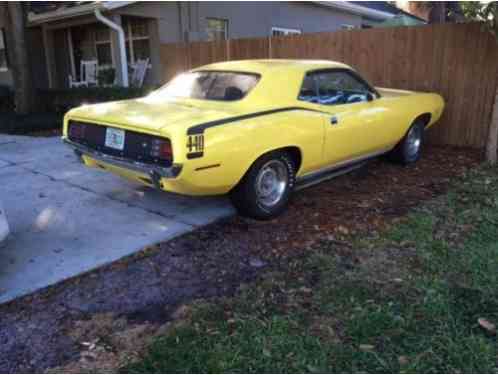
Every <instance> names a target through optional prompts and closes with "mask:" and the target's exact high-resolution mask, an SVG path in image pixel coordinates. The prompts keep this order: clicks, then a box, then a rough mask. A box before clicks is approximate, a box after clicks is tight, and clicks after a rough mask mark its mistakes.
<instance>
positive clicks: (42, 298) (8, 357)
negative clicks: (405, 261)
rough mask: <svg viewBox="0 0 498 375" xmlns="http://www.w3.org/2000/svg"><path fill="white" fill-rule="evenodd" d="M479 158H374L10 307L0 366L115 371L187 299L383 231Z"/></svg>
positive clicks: (449, 154)
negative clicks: (334, 243) (333, 243)
mask: <svg viewBox="0 0 498 375" xmlns="http://www.w3.org/2000/svg"><path fill="white" fill-rule="evenodd" d="M479 156H480V155H479V153H478V152H476V151H471V150H465V149H458V148H450V147H445V148H441V147H437V148H436V147H431V148H429V149H427V150H426V153H425V157H424V158H423V159H422V160H421V161H420V162H418V163H417V164H416V165H414V166H410V167H401V166H399V165H395V164H391V163H389V162H387V161H385V160H383V159H380V160H374V161H372V162H370V163H368V165H367V166H366V167H365V168H363V169H362V170H359V171H357V172H355V173H353V174H350V175H346V176H342V177H339V178H336V179H334V180H331V181H329V182H325V183H322V184H320V185H318V186H315V187H312V188H309V189H306V190H303V191H300V192H298V193H297V194H296V195H295V197H294V199H293V201H292V203H291V207H290V208H289V210H288V211H287V212H286V213H285V214H284V215H283V216H281V217H279V218H278V219H275V220H272V221H269V222H256V221H253V220H247V219H243V218H240V217H234V218H232V219H228V220H225V221H223V222H219V223H216V224H213V225H210V226H207V227H205V228H202V229H199V230H197V231H195V232H193V233H189V234H187V235H185V236H182V237H179V238H177V239H175V240H173V241H170V242H168V243H163V244H159V245H157V246H154V247H152V248H149V249H145V250H144V251H143V252H142V253H140V254H138V255H136V256H133V257H131V258H127V259H125V260H122V261H120V262H117V263H115V264H113V265H111V266H108V267H104V268H102V269H99V270H96V271H94V272H91V273H89V274H86V275H83V276H81V277H78V278H75V279H72V280H68V281H66V282H64V283H61V284H59V285H57V286H54V287H51V288H48V289H47V290H44V291H41V292H39V293H36V294H34V295H31V296H27V297H24V298H22V299H19V300H17V301H14V302H12V303H8V304H5V305H2V306H0V372H7V373H10V372H44V371H47V370H49V369H53V368H55V367H58V369H56V370H57V371H81V370H82V369H83V370H85V371H106V370H108V371H112V369H116V368H118V367H119V365H120V364H122V363H124V362H125V361H126V360H128V359H130V358H132V357H133V356H136V355H137V353H138V352H140V350H141V348H143V346H144V345H146V344H147V343H148V342H149V340H150V338H151V337H153V336H154V335H155V334H157V333H160V332H164V330H165V329H168V327H169V324H170V323H169V322H171V321H173V320H175V319H178V318H180V317H181V316H182V315H185V314H186V313H188V308H186V307H185V305H184V304H186V303H188V302H190V301H192V300H195V299H199V298H209V297H213V296H220V295H230V294H233V293H234V292H236V291H237V289H238V287H239V286H240V285H241V284H242V283H245V284H247V283H249V282H251V281H252V280H254V279H255V278H257V277H258V275H259V274H260V273H261V272H265V271H267V270H270V269H273V268H278V267H285V264H286V262H287V258H289V257H290V258H292V257H293V256H295V255H298V254H302V253H303V251H306V249H309V248H310V246H311V245H312V244H313V243H314V242H316V241H318V240H320V239H323V238H324V237H326V238H334V239H338V240H340V239H341V236H343V235H349V234H355V233H366V232H369V233H371V232H373V231H379V230H382V229H383V228H385V227H386V226H388V225H389V224H390V223H392V222H393V221H397V220H399V219H400V218H401V217H402V216H403V215H404V214H405V213H406V212H407V211H409V210H410V209H411V208H413V207H415V206H417V205H419V204H420V203H421V202H423V201H425V200H428V199H431V198H433V197H434V196H436V195H439V194H441V193H444V192H445V191H446V189H447V186H448V183H449V181H450V178H451V177H454V176H457V175H460V174H462V173H464V172H465V171H466V170H468V169H471V168H472V167H474V166H476V165H477V164H478V162H479ZM52 371H53V370H52Z"/></svg>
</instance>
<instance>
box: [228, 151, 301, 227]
mask: <svg viewBox="0 0 498 375" xmlns="http://www.w3.org/2000/svg"><path fill="white" fill-rule="evenodd" d="M295 180H296V172H295V166H294V162H293V160H292V158H291V157H290V155H289V154H288V153H286V152H283V151H275V152H271V153H269V154H266V155H263V156H262V157H260V158H259V159H258V160H256V161H255V162H254V164H253V165H252V166H251V168H250V169H249V171H248V172H247V173H246V175H245V176H244V177H243V179H242V180H241V181H240V182H239V184H238V185H237V187H235V188H234V190H233V191H232V192H231V194H230V197H231V199H232V202H233V205H234V206H235V207H236V208H237V210H238V211H239V213H240V214H242V215H244V216H249V217H252V218H254V219H259V220H268V219H271V218H274V217H275V216H278V215H279V214H280V213H282V212H283V211H284V210H285V208H286V207H287V204H288V202H289V199H290V195H291V193H292V189H293V188H294V184H295Z"/></svg>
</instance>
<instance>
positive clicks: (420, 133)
mask: <svg viewBox="0 0 498 375" xmlns="http://www.w3.org/2000/svg"><path fill="white" fill-rule="evenodd" d="M424 130H425V126H424V124H422V123H420V122H416V123H414V124H413V125H412V126H411V127H410V129H408V132H407V133H406V135H405V136H404V137H403V139H402V140H401V142H400V143H398V145H397V146H396V148H395V149H394V150H393V151H391V154H390V156H391V159H393V160H394V161H397V162H400V163H402V164H405V165H408V164H412V163H415V162H416V161H418V159H420V156H421V155H422V148H423V145H424Z"/></svg>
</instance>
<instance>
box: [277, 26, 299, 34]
mask: <svg viewBox="0 0 498 375" xmlns="http://www.w3.org/2000/svg"><path fill="white" fill-rule="evenodd" d="M293 34H301V30H299V29H289V28H286V27H272V28H271V35H272V36H283V35H293Z"/></svg>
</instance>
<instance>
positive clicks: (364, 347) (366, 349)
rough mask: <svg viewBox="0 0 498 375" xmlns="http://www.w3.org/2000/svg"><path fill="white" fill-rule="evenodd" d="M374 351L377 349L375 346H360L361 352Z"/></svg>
mask: <svg viewBox="0 0 498 375" xmlns="http://www.w3.org/2000/svg"><path fill="white" fill-rule="evenodd" d="M374 349H375V346H373V345H370V344H361V345H360V350H361V351H363V352H371V351H372V350H374Z"/></svg>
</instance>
